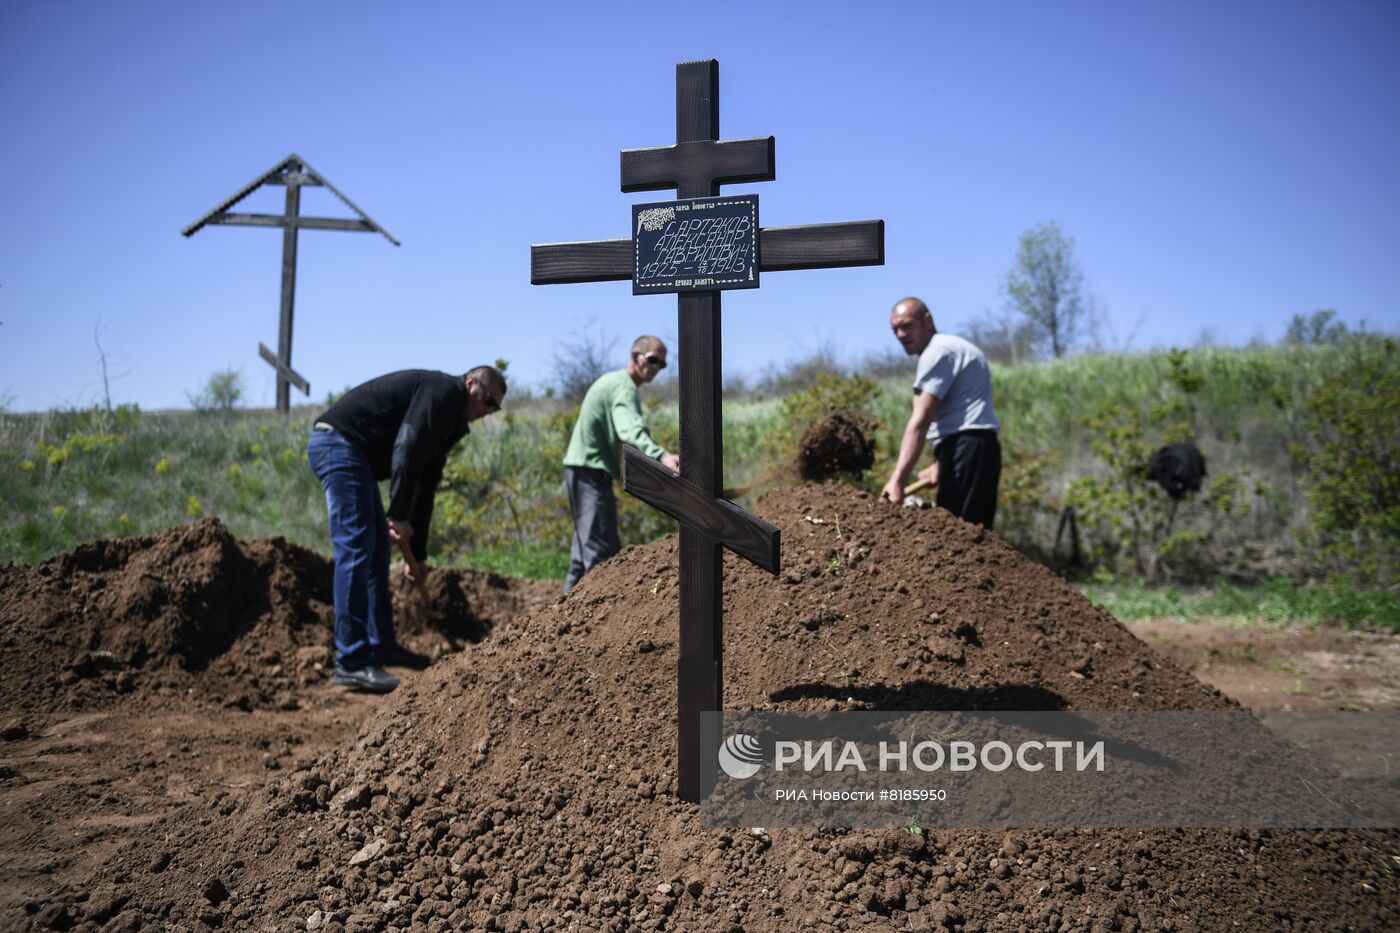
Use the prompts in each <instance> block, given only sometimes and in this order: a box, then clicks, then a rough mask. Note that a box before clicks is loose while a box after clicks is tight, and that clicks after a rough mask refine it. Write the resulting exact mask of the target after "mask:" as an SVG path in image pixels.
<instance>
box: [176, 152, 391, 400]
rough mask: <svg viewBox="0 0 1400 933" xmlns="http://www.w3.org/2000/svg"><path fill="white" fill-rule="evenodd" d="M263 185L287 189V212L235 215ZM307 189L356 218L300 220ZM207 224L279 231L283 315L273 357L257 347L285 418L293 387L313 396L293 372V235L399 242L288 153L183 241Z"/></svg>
mask: <svg viewBox="0 0 1400 933" xmlns="http://www.w3.org/2000/svg"><path fill="white" fill-rule="evenodd" d="M263 185H285V186H286V188H287V197H286V207H285V209H284V211H283V212H282V213H281V214H235V213H230V211H229V208H231V207H233V206H234V205H235V204H237V203H238V202H239V201H242V200H243V199H244V198H246V197H247V196H248V195H250V194H252V193H253V192H254V191H255V190H257V189H258V188H260V187H262V186H263ZM306 186H325V188H326V189H327V190H328V191H330V192H331V193H332V194H334V195H335V196H336V197H337V198H339V199H340V200H341V201H342V202H343V203H344V204H345V205H346V206H347V207H349V208H350V209H351V210H352V211H354V212H355V213H356V214H358V215H359V219H358V220H356V219H351V218H340V217H303V216H301V189H302V188H303V187H306ZM206 224H223V225H230V226H242V227H281V228H282V310H281V314H280V316H279V317H278V322H277V353H276V354H274V353H273V352H272V351H271V350H269V349H268V348H267V347H266V346H264V345H263V344H261V343H260V344H258V355H259V356H261V357H262V358H263V359H264V360H266V361H267V362H268V364H269V365H270V366H272V368H273V369H274V370H276V371H277V410H278V411H280V412H282V413H283V414H286V413H287V412H289V411H291V407H292V405H291V387H292V386H296V387H297V388H298V389H300V390H301V391H302V393H303V394H304V395H310V394H311V384H310V383H308V382H307V381H306V380H305V379H303V378H302V377H301V375H300V374H299V373H298V372H297V371H296V370H294V369H292V311H293V307H294V305H295V302H296V290H297V231H298V230H301V229H303V228H305V229H309V230H352V231H362V232H364V231H371V232H375V233H379V234H382V235H383V237H384V238H385V239H386V240H388V241H389V242H390V243H393V244H394V245H395V246H398V245H399V241H398V240H396V239H394V237H393V236H392V235H390V233H389V231H387V230H385V229H384V228H383V227H381V226H379V224H377V223H375V222H374V220H373V219H372V218H371V217H370V216H369V215H368V214H366V213H365V212H364V211H362V210H360V209H359V208H358V207H356V206H355V205H354V204H353V203H352V202H351V200H350V199H349V198H347V197H346V196H345V195H343V194H341V193H340V191H339V190H338V189H337V188H336V187H335V185H332V184H331V183H330V182H329V181H326V179H325V178H324V177H322V176H321V175H320V174H319V173H318V172H317V171H316V170H315V169H313V168H312V167H311V165H310V163H308V162H307V161H306V160H305V159H303V158H301V156H299V155H297V154H296V153H292V154H291V155H289V156H287V158H285V159H283V160H282V161H281V162H279V163H277V164H276V165H274V166H273V167H272V168H270V169H268V170H267V171H266V172H263V173H262V174H261V175H259V176H258V177H257V178H255V179H253V181H252V182H250V183H249V184H247V185H244V186H243V187H242V188H240V189H239V190H238V191H237V192H235V193H234V194H233V196H232V197H230V198H228V199H227V200H226V201H224V202H223V203H222V204H220V205H219V206H218V207H216V208H214V209H213V210H212V211H210V212H209V213H207V214H205V215H204V216H203V217H201V218H200V219H199V220H196V221H195V222H194V223H192V224H190V225H189V226H188V227H186V228H185V229H184V230H182V231H181V233H183V234H184V235H185V236H187V237H188V236H193V235H194V234H196V233H198V232H199V230H200V229H201V228H203V227H204V226H205V225H206Z"/></svg>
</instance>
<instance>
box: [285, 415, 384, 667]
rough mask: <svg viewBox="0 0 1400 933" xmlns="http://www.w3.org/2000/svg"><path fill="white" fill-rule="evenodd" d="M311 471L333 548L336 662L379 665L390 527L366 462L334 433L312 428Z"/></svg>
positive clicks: (358, 452)
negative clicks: (326, 514) (322, 497)
mask: <svg viewBox="0 0 1400 933" xmlns="http://www.w3.org/2000/svg"><path fill="white" fill-rule="evenodd" d="M306 456H307V459H308V460H309V461H310V463H311V469H312V471H313V472H315V474H316V478H317V479H319V480H320V481H321V485H322V486H324V487H325V490H326V510H327V511H328V512H329V513H330V526H331V544H332V545H334V546H335V662H336V663H337V664H339V665H340V666H341V667H344V668H348V669H351V670H353V669H355V668H359V667H364V666H365V665H366V664H376V663H378V657H379V649H380V648H381V647H383V648H385V649H391V648H393V647H394V645H395V644H396V642H395V639H394V610H393V606H392V604H391V603H390V601H389V525H388V521H387V520H386V519H385V517H384V503H383V502H381V501H380V498H379V484H378V483H377V482H375V479H374V471H373V470H372V469H370V465H369V460H368V459H366V458H365V455H364V454H363V453H362V452H361V451H360V449H359V448H358V447H356V446H355V445H354V444H352V443H351V442H350V441H348V440H346V439H345V438H344V437H343V436H341V435H340V434H339V433H338V432H336V431H320V430H317V431H312V432H311V440H310V441H308V442H307V444H306Z"/></svg>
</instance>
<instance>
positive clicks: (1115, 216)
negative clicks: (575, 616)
mask: <svg viewBox="0 0 1400 933" xmlns="http://www.w3.org/2000/svg"><path fill="white" fill-rule="evenodd" d="M697 58H717V59H719V61H720V65H721V67H720V81H721V131H722V135H723V136H724V137H726V138H734V137H743V136H761V135H769V134H771V135H773V136H776V137H777V165H778V172H777V180H776V181H775V182H769V183H765V184H758V185H751V186H731V187H727V188H726V189H725V191H726V193H738V192H741V191H756V192H758V193H759V195H760V197H761V222H762V223H763V224H764V225H767V226H780V225H789V224H802V223H814V222H821V221H837V220H857V219H865V218H883V219H884V220H885V221H886V254H887V256H886V265H885V266H884V267H882V268H875V269H841V270H822V271H810V272H789V273H775V274H771V275H766V276H764V279H763V287H762V288H761V289H759V290H757V291H752V292H731V293H729V294H728V295H726V296H725V299H724V307H725V319H724V333H725V368H726V372H728V373H743V374H750V375H751V374H753V373H756V372H758V371H760V370H761V369H762V368H763V367H764V366H765V365H769V364H780V363H782V362H783V361H785V360H790V359H792V358H795V357H798V356H801V355H803V354H804V353H807V352H810V351H812V350H814V349H815V348H817V347H818V346H819V345H821V344H823V343H830V344H832V345H834V346H835V347H837V348H838V349H839V350H840V352H841V353H843V354H845V355H846V356H847V357H848V358H852V359H853V358H855V357H857V356H859V355H860V354H862V353H864V352H866V351H869V350H875V349H881V348H884V347H887V346H889V347H892V346H894V344H893V340H892V338H890V336H889V333H888V330H887V325H886V315H887V313H888V309H889V306H890V305H891V304H892V303H893V301H894V300H895V299H897V298H900V297H902V296H903V295H905V294H916V295H920V296H922V297H924V298H925V299H926V300H927V301H928V303H929V304H930V306H931V307H932V308H933V309H934V312H935V315H936V316H937V318H938V320H939V324H940V327H941V328H943V329H946V330H951V331H954V332H956V331H957V329H958V325H959V324H960V323H962V322H966V321H969V320H971V319H973V318H976V317H978V316H981V315H983V314H986V313H987V312H989V311H996V310H998V309H999V308H1000V306H1001V303H1002V299H1001V294H1000V283H1001V280H1002V278H1003V276H1004V275H1005V272H1006V270H1007V268H1008V266H1009V264H1010V261H1011V257H1012V254H1013V251H1014V249H1015V245H1016V240H1017V237H1018V235H1019V234H1020V233H1021V232H1022V231H1024V230H1025V229H1027V228H1028V227H1031V226H1033V225H1035V224H1038V223H1041V222H1043V221H1047V220H1051V219H1055V220H1058V221H1059V222H1060V224H1061V225H1062V226H1063V228H1064V229H1065V230H1066V231H1067V232H1068V233H1069V234H1071V235H1072V236H1074V237H1075V238H1076V240H1077V253H1078V257H1079V259H1080V261H1081V263H1082V265H1083V267H1084V270H1085V274H1086V284H1087V286H1088V289H1089V291H1090V292H1091V293H1092V294H1093V295H1094V296H1095V298H1096V299H1097V301H1098V302H1099V303H1100V304H1101V306H1102V308H1103V310H1104V312H1105V316H1106V318H1107V323H1108V328H1107V331H1108V336H1109V339H1110V342H1117V343H1119V344H1121V343H1122V342H1123V341H1124V340H1126V339H1127V338H1128V337H1129V336H1130V335H1131V336H1132V337H1133V345H1134V346H1137V347H1147V346H1153V345H1164V344H1190V343H1194V342H1195V341H1196V340H1197V339H1198V338H1199V337H1200V336H1201V334H1202V332H1203V331H1205V330H1209V331H1210V332H1211V333H1212V334H1213V336H1214V338H1215V339H1216V340H1217V341H1219V342H1226V343H1242V342H1245V341H1248V340H1250V339H1252V338H1256V337H1263V338H1266V339H1274V338H1277V337H1278V336H1279V335H1280V334H1281V333H1282V331H1283V328H1284V326H1285V323H1286V321H1287V319H1288V317H1289V316H1290V315H1292V314H1293V313H1295V312H1299V311H1311V310H1314V309H1318V308H1324V307H1330V308H1336V309H1337V310H1338V311H1340V313H1341V315H1342V317H1343V319H1345V320H1346V321H1348V322H1350V323H1353V324H1355V323H1356V322H1358V321H1360V320H1363V319H1364V320H1366V321H1368V322H1369V323H1370V325H1371V326H1372V327H1373V328H1378V329H1394V328H1395V327H1396V326H1397V323H1398V322H1400V170H1397V168H1396V166H1397V165H1400V105H1397V100H1400V4H1396V3H1392V2H1347V0H1342V2H1327V3H1324V2H1313V3H1298V2H1263V3H1253V2H1251V3H1218V2H1170V3H1167V2H1159V3H1126V4H1125V3H1117V2H1112V3H1109V2H1106V3H1077V2H1071V3H1043V2H1025V3H981V4H972V3H957V4H948V3H909V4H887V3H878V2H875V3H865V4H851V3H834V2H833V3H824V2H806V3H792V4H782V3H756V2H748V3H736V4H727V3H705V4H658V3H635V4H609V3H558V4H553V3H548V2H543V3H520V4H490V5H485V4H466V3H441V4H429V3H408V2H405V3H397V4H387V3H353V2H336V3H330V2H287V0H282V2H277V3H261V2H240V3H236V4H232V3H227V4H224V3H189V2H178V3H177V2H135V0H133V2H122V3H106V2H56V0H6V2H4V3H0V133H3V136H4V145H3V148H0V152H3V155H2V156H0V159H3V171H0V210H3V217H4V223H3V224H0V322H3V324H0V399H5V398H6V397H8V401H9V406H10V408H11V409H12V410H21V411H25V410H35V409H42V408H47V407H50V406H55V405H69V404H83V403H88V402H92V401H94V400H96V399H97V398H98V397H99V393H100V386H99V383H98V364H97V353H96V349H95V347H94V344H93V330H94V327H95V326H100V328H101V331H102V344H103V347H104V348H105V350H106V352H107V354H108V357H109V363H110V364H111V367H112V370H113V372H114V373H115V374H122V375H121V378H120V379H118V380H117V381H115V382H114V383H113V386H112V395H113V399H114V401H118V402H120V401H135V402H138V403H140V405H141V406H142V407H143V408H147V409H154V408H163V407H179V406H183V405H185V404H186V401H185V399H186V393H187V392H190V391H193V390H195V389H197V388H198V387H199V386H200V385H201V384H202V383H203V382H204V380H205V379H206V378H207V377H208V375H209V374H210V372H212V371H213V370H215V369H219V368H224V367H235V368H241V369H242V370H243V372H244V373H245V375H246V377H247V382H248V386H249V390H250V391H249V401H250V403H252V404H255V405H270V404H271V403H272V399H273V380H272V377H271V370H270V368H269V367H268V366H266V364H264V363H263V362H262V361H261V360H260V359H258V357H257V344H258V342H259V341H262V342H265V343H267V344H269V345H272V346H275V344H276V336H277V308H278V295H279V275H280V256H281V235H280V233H279V232H277V231H272V230H263V229H250V228H242V227H209V228H205V229H204V230H203V231H201V232H200V233H198V234H196V235H195V236H194V237H193V238H191V239H188V240H187V239H184V238H183V237H181V236H180V230H181V229H182V228H183V227H184V226H185V225H187V224H189V223H190V222H192V221H194V220H195V219H197V218H199V217H200V216H202V215H203V214H204V213H205V212H206V211H208V210H209V209H211V208H212V207H214V206H215V205H216V204H217V203H218V202H219V201H221V200H222V199H223V198H224V197H225V196H227V195H229V194H231V193H232V192H233V191H235V190H236V189H237V188H239V187H240V186H241V185H243V184H244V183H246V182H247V181H249V180H250V179H252V178H253V177H255V176H256V175H257V174H259V173H260V172H262V171H263V170H265V169H267V168H269V167H271V166H272V165H273V164H275V163H277V162H278V161H279V160H281V159H282V158H283V157H284V156H286V155H287V154H289V153H291V152H293V151H295V152H298V153H300V154H301V155H302V156H304V157H305V158H307V159H308V160H309V161H310V162H311V163H312V165H314V166H315V167H316V168H317V169H318V170H320V171H321V172H322V173H323V174H324V175H326V176H327V177H328V178H329V179H330V180H331V181H332V182H333V183H335V184H336V185H337V186H338V187H339V188H341V189H342V190H343V191H345V192H346V193H347V194H348V195H349V196H350V197H351V198H352V199H353V200H355V201H356V202H357V203H358V204H359V205H360V207H361V208H363V209H364V210H365V211H366V212H367V213H369V214H370V216H372V217H373V218H375V219H376V220H377V221H379V222H380V223H381V224H382V225H383V226H385V227H386V228H387V229H388V230H389V231H390V232H392V233H393V234H394V235H395V236H397V237H399V238H400V239H401V240H402V241H403V246H402V247H400V248H395V247H393V246H392V245H390V244H389V243H388V242H387V241H385V240H384V239H382V238H380V237H378V236H375V235H372V234H363V233H339V232H323V231H310V232H304V233H303V234H302V235H301V242H300V265H299V277H298V282H297V306H296V327H295V345H294V357H293V360H294V365H295V366H296V368H297V369H298V370H299V371H300V372H302V373H303V374H305V375H306V377H307V378H308V379H309V380H310V381H311V384H312V398H313V399H322V398H324V397H325V393H326V392H327V391H328V390H331V389H340V388H344V387H345V386H348V385H352V384H355V383H358V382H360V381H363V380H364V379H366V378H369V377H371V376H374V375H377V374H379V373H382V372H387V371H389V370H393V369H399V368H404V367H412V366H422V367H429V368H439V369H445V370H449V371H461V370H463V369H465V368H466V367H468V366H470V365H473V364H476V363H478V362H482V361H488V360H492V359H495V358H497V357H505V358H507V359H509V360H510V361H511V375H513V376H515V377H516V378H517V379H523V380H524V381H526V382H528V383H531V384H533V385H535V386H540V385H543V384H544V383H546V382H548V381H549V379H550V359H551V357H552V355H553V353H554V351H555V349H556V348H557V346H558V343H559V341H561V340H563V339H567V338H568V337H569V336H570V335H571V334H573V333H574V332H575V331H576V329H577V328H579V327H581V326H583V325H584V324H586V323H587V322H589V321H592V322H595V324H596V325H599V326H601V327H602V328H603V329H604V330H606V331H607V332H609V333H611V334H612V335H614V336H616V337H617V338H619V341H620V342H621V341H623V340H630V339H631V338H632V337H633V336H635V335H636V334H638V333H642V332H646V331H654V332H657V333H659V334H660V335H662V336H663V337H667V338H671V337H673V336H674V334H675V330H676V323H675V300H674V298H673V297H671V296H647V297H639V298H634V297H633V296H632V295H631V289H630V285H629V284H628V283H625V282H619V283H602V284H593V285H569V286H550V287H532V286H531V285H530V284H529V245H530V244H531V243H534V242H552V241H560V240H575V239H593V238H603V237H620V236H625V235H626V234H627V230H628V217H629V212H628V206H629V204H630V203H631V201H632V200H633V199H634V198H635V200H638V201H644V200H657V199H659V198H661V197H664V195H663V194H661V193H659V192H647V193H643V194H641V195H635V196H629V195H624V194H622V193H621V192H620V191H619V189H618V150H619V149H622V148H630V147H639V146H652V145H665V144H669V143H670V142H672V141H673V140H674V125H675V124H674V75H675V64H676V63H677V62H679V61H686V60H691V59H697ZM244 209H250V210H269V211H274V212H275V211H277V210H279V209H280V208H279V204H278V201H277V196H276V195H275V194H272V193H270V192H265V193H263V194H262V195H261V196H259V197H255V198H253V199H250V200H249V201H247V202H245V207H244ZM303 211H304V212H306V213H325V214H332V215H336V216H340V215H343V214H344V213H345V212H344V210H343V208H342V207H341V205H340V204H339V203H338V202H336V201H334V200H333V199H332V198H331V197H330V196H329V195H327V194H325V193H324V192H318V191H314V190H313V191H311V192H309V193H308V194H307V195H306V196H305V197H304V199H303ZM673 348H674V344H673ZM621 362H622V359H621V357H620V358H619V364H621ZM294 399H300V396H299V395H295V396H294Z"/></svg>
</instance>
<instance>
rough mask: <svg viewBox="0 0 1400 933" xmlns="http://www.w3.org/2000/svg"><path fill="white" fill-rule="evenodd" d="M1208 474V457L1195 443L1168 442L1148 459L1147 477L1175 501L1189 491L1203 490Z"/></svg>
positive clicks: (1178, 500) (1179, 499)
mask: <svg viewBox="0 0 1400 933" xmlns="http://www.w3.org/2000/svg"><path fill="white" fill-rule="evenodd" d="M1205 475H1206V458H1205V457H1203V456H1201V451H1200V448H1198V447H1197V446H1196V445H1195V444H1191V443H1184V444H1168V445H1167V446H1165V447H1163V448H1162V449H1161V450H1159V451H1157V452H1156V453H1155V454H1153V455H1152V458H1151V459H1150V460H1148V461H1147V478H1148V479H1150V480H1152V481H1153V482H1155V483H1157V485H1159V486H1161V487H1162V488H1163V489H1164V490H1166V493H1167V495H1169V496H1171V497H1172V500H1173V501H1174V502H1180V501H1181V500H1182V499H1183V498H1184V497H1185V496H1186V494H1187V493H1188V492H1200V491H1201V479H1202V478H1203V477H1204V476H1205Z"/></svg>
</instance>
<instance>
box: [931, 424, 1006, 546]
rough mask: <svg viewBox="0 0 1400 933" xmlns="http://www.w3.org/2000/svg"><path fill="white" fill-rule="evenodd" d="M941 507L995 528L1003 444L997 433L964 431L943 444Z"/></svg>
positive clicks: (938, 451)
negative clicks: (994, 521)
mask: <svg viewBox="0 0 1400 933" xmlns="http://www.w3.org/2000/svg"><path fill="white" fill-rule="evenodd" d="M934 456H936V457H937V458H938V507H939V508H940V509H947V510H948V511H949V512H952V513H953V514H954V515H956V516H958V518H961V519H962V520H963V521H966V522H972V523H973V524H974V525H983V526H985V527H987V528H990V527H992V521H993V520H994V519H995V518H996V517H997V483H998V482H1000V481H1001V443H1000V442H999V441H998V440H997V432H995V431H963V432H961V433H959V434H953V435H950V436H948V437H946V438H944V439H943V440H941V441H939V443H938V446H937V447H936V448H935V449H934Z"/></svg>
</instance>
